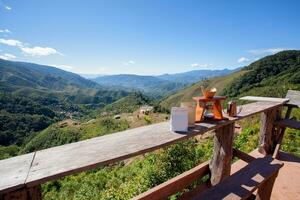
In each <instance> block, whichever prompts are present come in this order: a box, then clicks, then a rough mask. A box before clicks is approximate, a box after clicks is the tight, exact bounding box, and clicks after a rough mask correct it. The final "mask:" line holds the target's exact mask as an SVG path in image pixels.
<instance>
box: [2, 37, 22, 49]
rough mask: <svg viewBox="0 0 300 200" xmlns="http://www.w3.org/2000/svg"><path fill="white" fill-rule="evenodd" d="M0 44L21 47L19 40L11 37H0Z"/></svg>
mask: <svg viewBox="0 0 300 200" xmlns="http://www.w3.org/2000/svg"><path fill="white" fill-rule="evenodd" d="M0 44H5V45H8V46H17V47H22V46H23V43H22V42H20V41H19V40H13V39H3V38H1V39H0Z"/></svg>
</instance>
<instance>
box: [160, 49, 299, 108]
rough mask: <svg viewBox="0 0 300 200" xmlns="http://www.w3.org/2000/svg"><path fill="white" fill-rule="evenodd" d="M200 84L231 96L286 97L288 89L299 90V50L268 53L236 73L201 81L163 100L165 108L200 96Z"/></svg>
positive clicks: (161, 103) (219, 93)
mask: <svg viewBox="0 0 300 200" xmlns="http://www.w3.org/2000/svg"><path fill="white" fill-rule="evenodd" d="M200 86H204V87H206V88H213V87H216V88H217V89H218V90H217V94H218V95H225V96H227V98H228V99H238V98H239V97H242V96H247V95H253V96H268V97H284V96H285V95H286V93H287V90H289V89H291V90H300V51H299V50H288V51H282V52H279V53H277V54H274V55H270V56H266V57H264V58H262V59H259V60H257V61H255V62H253V63H251V64H250V65H248V66H246V67H244V68H242V69H240V70H239V71H236V72H234V73H231V74H228V75H225V76H220V77H214V78H210V79H207V80H203V81H199V82H197V83H195V84H193V85H192V86H189V87H186V88H185V89H183V90H180V91H178V92H176V93H174V94H172V95H170V96H168V97H166V98H164V99H162V100H161V102H160V105H161V106H162V107H163V108H165V109H170V108H171V107H172V106H178V105H179V104H180V102H183V101H191V99H192V97H193V96H199V95H201V89H200Z"/></svg>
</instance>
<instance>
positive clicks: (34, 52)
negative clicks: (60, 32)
mask: <svg viewBox="0 0 300 200" xmlns="http://www.w3.org/2000/svg"><path fill="white" fill-rule="evenodd" d="M20 49H21V51H22V52H23V53H24V54H25V55H28V56H32V57H35V56H37V57H39V56H49V55H54V54H59V55H62V54H61V53H60V52H58V51H57V50H56V49H54V48H51V47H21V48H20Z"/></svg>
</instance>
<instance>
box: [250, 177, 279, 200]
mask: <svg viewBox="0 0 300 200" xmlns="http://www.w3.org/2000/svg"><path fill="white" fill-rule="evenodd" d="M277 176H278V172H277V173H275V174H273V175H272V176H271V177H270V178H269V179H268V180H267V181H265V182H264V183H262V184H261V185H260V187H259V188H258V190H257V194H256V198H255V200H270V199H271V194H272V190H273V186H274V183H275V180H276V178H277Z"/></svg>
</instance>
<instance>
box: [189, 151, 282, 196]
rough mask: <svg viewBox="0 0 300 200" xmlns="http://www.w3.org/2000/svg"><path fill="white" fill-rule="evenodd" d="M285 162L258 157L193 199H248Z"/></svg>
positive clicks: (269, 157)
mask: <svg viewBox="0 0 300 200" xmlns="http://www.w3.org/2000/svg"><path fill="white" fill-rule="evenodd" d="M282 166H283V163H282V162H280V161H278V160H276V159H273V158H272V157H271V156H266V157H264V158H257V159H256V160H254V161H253V162H251V163H249V164H248V165H247V166H246V167H244V168H242V169H241V170H240V171H238V172H236V173H234V174H233V175H231V176H230V177H228V178H226V179H225V180H224V181H223V182H221V183H220V184H218V185H215V186H213V187H211V188H209V189H208V190H206V191H204V192H202V193H200V194H199V195H197V196H196V197H195V198H193V199H195V200H196V199H201V200H205V199H207V200H219V199H228V200H229V199H230V200H235V199H239V200H240V199H246V198H247V197H249V196H251V194H252V193H253V192H254V191H255V190H256V189H257V188H258V187H259V186H261V185H262V184H263V183H264V181H266V180H269V179H270V178H271V177H272V176H274V175H276V174H277V173H278V171H279V169H280V168H281V167H282Z"/></svg>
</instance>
